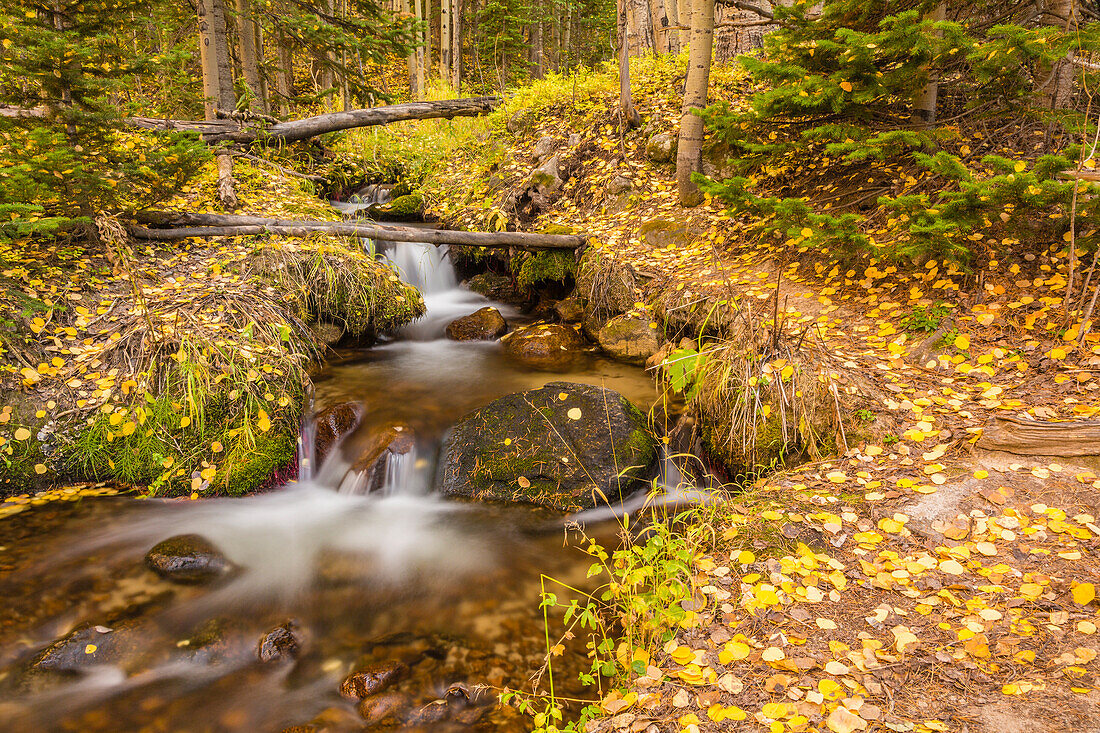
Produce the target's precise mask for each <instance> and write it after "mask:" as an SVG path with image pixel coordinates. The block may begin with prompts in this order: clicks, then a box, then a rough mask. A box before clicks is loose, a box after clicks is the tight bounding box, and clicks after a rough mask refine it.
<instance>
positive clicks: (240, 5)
mask: <svg viewBox="0 0 1100 733" xmlns="http://www.w3.org/2000/svg"><path fill="white" fill-rule="evenodd" d="M236 6H237V35H238V36H239V37H240V49H241V70H242V71H244V83H245V85H246V86H247V87H248V91H249V92H251V93H252V101H253V102H254V103H255V104H256V106H257V107H258V108H259V111H260V112H263V113H265V114H266V113H267V104H266V102H265V101H264V94H263V82H262V81H261V80H260V59H259V56H258V55H257V51H256V21H255V20H253V18H252V8H251V7H250V5H249V2H248V0H236Z"/></svg>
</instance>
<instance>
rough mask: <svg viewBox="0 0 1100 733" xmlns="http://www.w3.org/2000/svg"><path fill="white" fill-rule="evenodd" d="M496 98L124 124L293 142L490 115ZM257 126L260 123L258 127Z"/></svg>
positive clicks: (234, 139)
mask: <svg viewBox="0 0 1100 733" xmlns="http://www.w3.org/2000/svg"><path fill="white" fill-rule="evenodd" d="M499 103H500V98H499V97H468V98H466V99H443V100H439V101H435V102H403V103H401V104H390V105H385V106H382V107H370V108H369V109H352V110H346V111H344V112H329V113H327V114H323V115H316V116H315V117H307V118H305V119H302V120H289V121H287V122H277V123H275V124H273V125H267V124H264V121H263V120H249V121H242V120H234V119H220V120H166V119H157V118H155V117H128V118H127V119H126V122H127V123H128V124H130V125H133V126H134V127H140V128H143V129H146V130H191V131H193V132H197V133H199V134H200V135H201V136H202V139H203V140H205V141H206V142H208V143H219V142H229V143H241V144H245V143H252V142H257V141H258V142H269V141H270V142H294V141H297V140H306V139H308V138H311V137H316V136H318V135H324V134H326V133H329V132H337V131H339V130H351V129H353V128H356V127H371V126H373V125H388V124H390V123H391V122H401V121H403V120H426V119H433V118H439V119H448V120H449V119H453V118H455V117H477V116H479V115H483V114H487V113H489V112H492V111H493V109H494V108H495V107H496V106H497V104H499ZM257 123H260V124H257Z"/></svg>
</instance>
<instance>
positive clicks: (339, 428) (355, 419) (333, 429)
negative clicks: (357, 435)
mask: <svg viewBox="0 0 1100 733" xmlns="http://www.w3.org/2000/svg"><path fill="white" fill-rule="evenodd" d="M362 419H363V406H362V405H361V404H359V403H357V402H341V403H340V404H337V405H332V406H331V407H326V408H325V409H323V410H321V411H320V412H319V413H317V417H315V418H314V420H313V422H314V427H315V431H316V432H315V438H314V441H313V456H314V460H315V461H316V462H317V466H321V465H323V464H324V462H325V458H327V457H328V454H329V453H331V452H332V448H333V446H335V445H336V444H337V443H339V442H340V440H341V439H342V438H343V437H344V436H345V435H347V434H348V433H350V432H351V431H352V430H355V428H357V427H359V423H360V421H362ZM315 468H316V466H315Z"/></svg>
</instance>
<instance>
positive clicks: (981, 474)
mask: <svg viewBox="0 0 1100 733" xmlns="http://www.w3.org/2000/svg"><path fill="white" fill-rule="evenodd" d="M974 478H977V479H982V478H989V471H986V470H985V469H981V468H979V469H978V470H977V471H975V472H974Z"/></svg>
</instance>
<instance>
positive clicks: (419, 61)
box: [413, 0, 432, 99]
mask: <svg viewBox="0 0 1100 733" xmlns="http://www.w3.org/2000/svg"><path fill="white" fill-rule="evenodd" d="M425 2H426V0H415V2H414V4H413V5H414V8H415V10H416V18H417V20H421V21H422V20H424V5H425ZM427 4H428V5H431V3H430V1H429V2H428V3H427ZM416 35H417V38H418V39H420V43H419V44H418V45H417V47H416V52H415V55H416V60H415V63H416V99H420V95H422V94H423V93H424V68H425V64H426V63H427V60H426V59H425V58H424V54H425V53H426V52H427V47H426V44H427V41H426V40H425V36H427V37H428V38H431V35H432V32H431V29H430V28H424V27H423V26H422V27H421V29H420V30H419V31H417V32H416Z"/></svg>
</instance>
